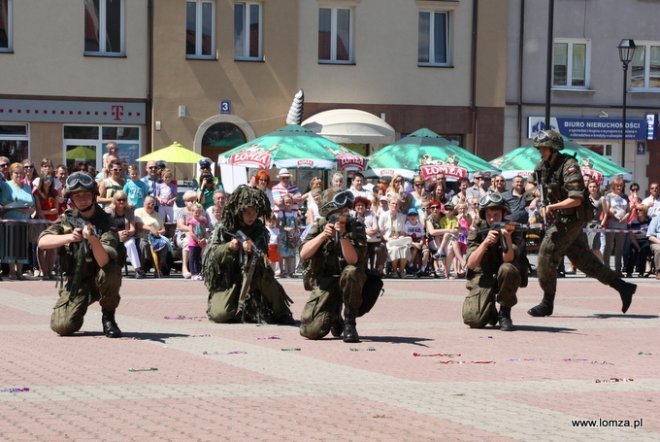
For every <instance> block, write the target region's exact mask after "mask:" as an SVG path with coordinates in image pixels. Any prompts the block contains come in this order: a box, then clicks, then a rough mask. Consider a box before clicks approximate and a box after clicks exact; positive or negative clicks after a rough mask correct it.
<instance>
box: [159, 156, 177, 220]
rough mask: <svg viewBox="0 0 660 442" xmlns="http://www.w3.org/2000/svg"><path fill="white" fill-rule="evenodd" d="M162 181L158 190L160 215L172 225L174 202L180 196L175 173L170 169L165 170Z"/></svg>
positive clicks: (162, 173)
mask: <svg viewBox="0 0 660 442" xmlns="http://www.w3.org/2000/svg"><path fill="white" fill-rule="evenodd" d="M161 180H162V181H161V183H160V184H158V187H157V188H156V199H157V200H158V213H159V214H160V216H161V217H162V218H163V220H164V221H165V222H166V223H167V222H170V223H171V222H174V202H175V201H176V197H177V194H178V188H177V185H176V181H175V180H174V173H172V171H171V170H170V169H167V168H166V169H163V171H162V172H161Z"/></svg>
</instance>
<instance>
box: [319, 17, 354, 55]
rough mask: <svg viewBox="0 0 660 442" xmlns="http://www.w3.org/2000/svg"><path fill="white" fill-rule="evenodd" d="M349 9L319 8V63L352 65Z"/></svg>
mask: <svg viewBox="0 0 660 442" xmlns="http://www.w3.org/2000/svg"><path fill="white" fill-rule="evenodd" d="M352 35H353V14H352V11H351V9H345V8H319V62H322V63H353V41H352Z"/></svg>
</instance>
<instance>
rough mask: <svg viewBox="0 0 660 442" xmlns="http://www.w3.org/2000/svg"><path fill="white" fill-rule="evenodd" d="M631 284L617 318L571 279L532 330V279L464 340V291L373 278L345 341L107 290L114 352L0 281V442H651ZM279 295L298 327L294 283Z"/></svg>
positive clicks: (156, 283)
mask: <svg viewBox="0 0 660 442" xmlns="http://www.w3.org/2000/svg"><path fill="white" fill-rule="evenodd" d="M637 282H639V288H638V291H637V294H636V295H635V298H634V301H633V304H632V307H631V308H630V310H629V312H628V314H626V315H622V314H620V301H619V297H618V295H617V294H616V292H614V291H613V290H612V289H610V288H609V287H605V286H603V285H600V284H599V283H598V282H596V281H594V280H591V279H587V278H583V277H571V278H567V279H562V280H560V281H559V294H558V296H557V306H556V308H555V314H554V315H553V316H552V317H549V318H532V317H530V316H528V315H527V314H526V313H525V312H526V310H527V309H528V308H530V307H531V306H533V305H534V304H536V302H537V301H538V300H539V299H540V292H539V289H538V283H537V281H536V280H531V281H530V286H529V287H528V288H525V289H522V290H521V291H520V292H519V304H518V305H517V306H516V307H515V308H514V309H513V321H514V324H515V325H516V326H517V330H516V331H514V332H511V333H506V332H500V331H499V330H497V329H483V330H471V329H469V328H467V327H466V326H464V325H463V323H462V320H461V306H462V302H463V298H464V296H465V294H466V290H465V287H464V285H465V283H464V281H460V280H456V281H439V280H416V279H404V280H386V282H385V294H384V296H383V297H382V298H381V299H380V300H379V302H378V303H377V304H376V306H375V307H374V310H373V311H372V312H371V313H370V314H369V315H367V316H366V317H364V318H360V319H358V331H359V332H360V335H361V337H362V342H361V343H358V344H346V343H344V342H342V341H341V340H340V339H333V338H326V339H323V340H321V341H309V340H305V339H303V338H302V337H300V335H299V333H298V329H297V328H296V327H284V326H256V325H254V324H233V325H221V324H213V323H210V322H208V321H207V320H206V318H205V307H206V306H205V304H206V292H205V288H204V285H203V283H201V282H199V281H189V280H183V279H177V278H170V279H145V280H133V279H126V280H125V281H124V285H123V287H122V303H121V305H120V307H119V310H118V314H117V320H118V323H119V325H120V327H121V328H122V330H123V331H124V334H125V337H124V338H122V339H107V338H105V337H104V336H102V334H101V314H100V308H99V307H98V305H94V306H92V307H91V308H90V310H89V311H88V313H87V317H86V321H85V324H84V326H83V329H82V331H81V332H80V333H78V334H77V335H76V336H74V337H67V338H62V337H58V336H57V335H55V334H54V333H53V332H51V331H50V329H49V315H50V311H51V308H52V306H53V303H54V302H55V298H56V289H55V287H54V283H53V282H52V281H50V282H42V281H4V282H1V283H0V342H2V359H1V362H0V416H2V419H0V439H1V440H8V441H16V440H48V441H59V440H81V441H82V440H89V441H101V440H120V441H129V440H136V441H147V440H209V441H211V440H212V441H217V440H304V441H313V440H328V441H335V440H355V441H359V440H364V441H380V440H410V441H423V440H434V441H435V440H465V441H471V440H479V441H482V440H489V441H490V440H498V441H499V440H523V441H531V440H557V441H560V440H561V441H564V440H571V441H573V440H589V441H591V440H612V441H620V440H622V439H624V438H625V439H626V440H627V441H638V440H639V441H641V440H660V418H658V410H660V370H659V369H658V367H659V366H660V341H659V340H658V336H659V331H660V319H659V318H658V312H659V308H658V306H659V305H660V282H658V281H656V280H653V279H640V280H637ZM282 283H283V285H284V286H285V288H286V290H287V292H288V293H289V295H290V296H291V297H292V298H293V299H294V301H295V304H294V305H293V306H292V308H293V311H294V316H295V317H296V318H298V317H299V316H300V312H301V311H302V308H303V305H304V302H305V299H306V293H305V292H304V290H303V288H302V283H301V281H300V280H283V282H282ZM285 350H287V351H285ZM16 389H29V390H28V391H16ZM579 419H582V420H588V421H583V422H582V424H583V425H593V426H591V427H578V426H576V425H577V424H576V423H575V422H576V420H579ZM625 425H629V426H628V427H626V426H625ZM634 426H636V427H637V428H634Z"/></svg>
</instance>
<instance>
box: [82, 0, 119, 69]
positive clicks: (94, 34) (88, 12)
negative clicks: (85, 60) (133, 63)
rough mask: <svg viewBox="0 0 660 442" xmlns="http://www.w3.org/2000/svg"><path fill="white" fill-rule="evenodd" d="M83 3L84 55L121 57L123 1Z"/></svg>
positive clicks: (100, 0)
mask: <svg viewBox="0 0 660 442" xmlns="http://www.w3.org/2000/svg"><path fill="white" fill-rule="evenodd" d="M84 1H85V3H84V4H85V55H104V56H123V55H125V49H124V45H125V42H124V3H123V0H84Z"/></svg>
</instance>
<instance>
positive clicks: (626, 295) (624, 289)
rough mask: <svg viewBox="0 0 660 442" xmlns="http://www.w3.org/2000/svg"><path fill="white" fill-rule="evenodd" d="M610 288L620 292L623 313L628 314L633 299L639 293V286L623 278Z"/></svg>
mask: <svg viewBox="0 0 660 442" xmlns="http://www.w3.org/2000/svg"><path fill="white" fill-rule="evenodd" d="M610 286H611V287H613V288H614V290H616V291H617V292H619V296H621V312H623V313H625V312H627V311H628V308H629V307H630V304H631V303H632V297H633V295H634V294H635V292H636V291H637V284H631V283H629V282H626V281H624V280H623V279H621V278H616V279H615V280H614V282H612V283H611V284H610Z"/></svg>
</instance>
